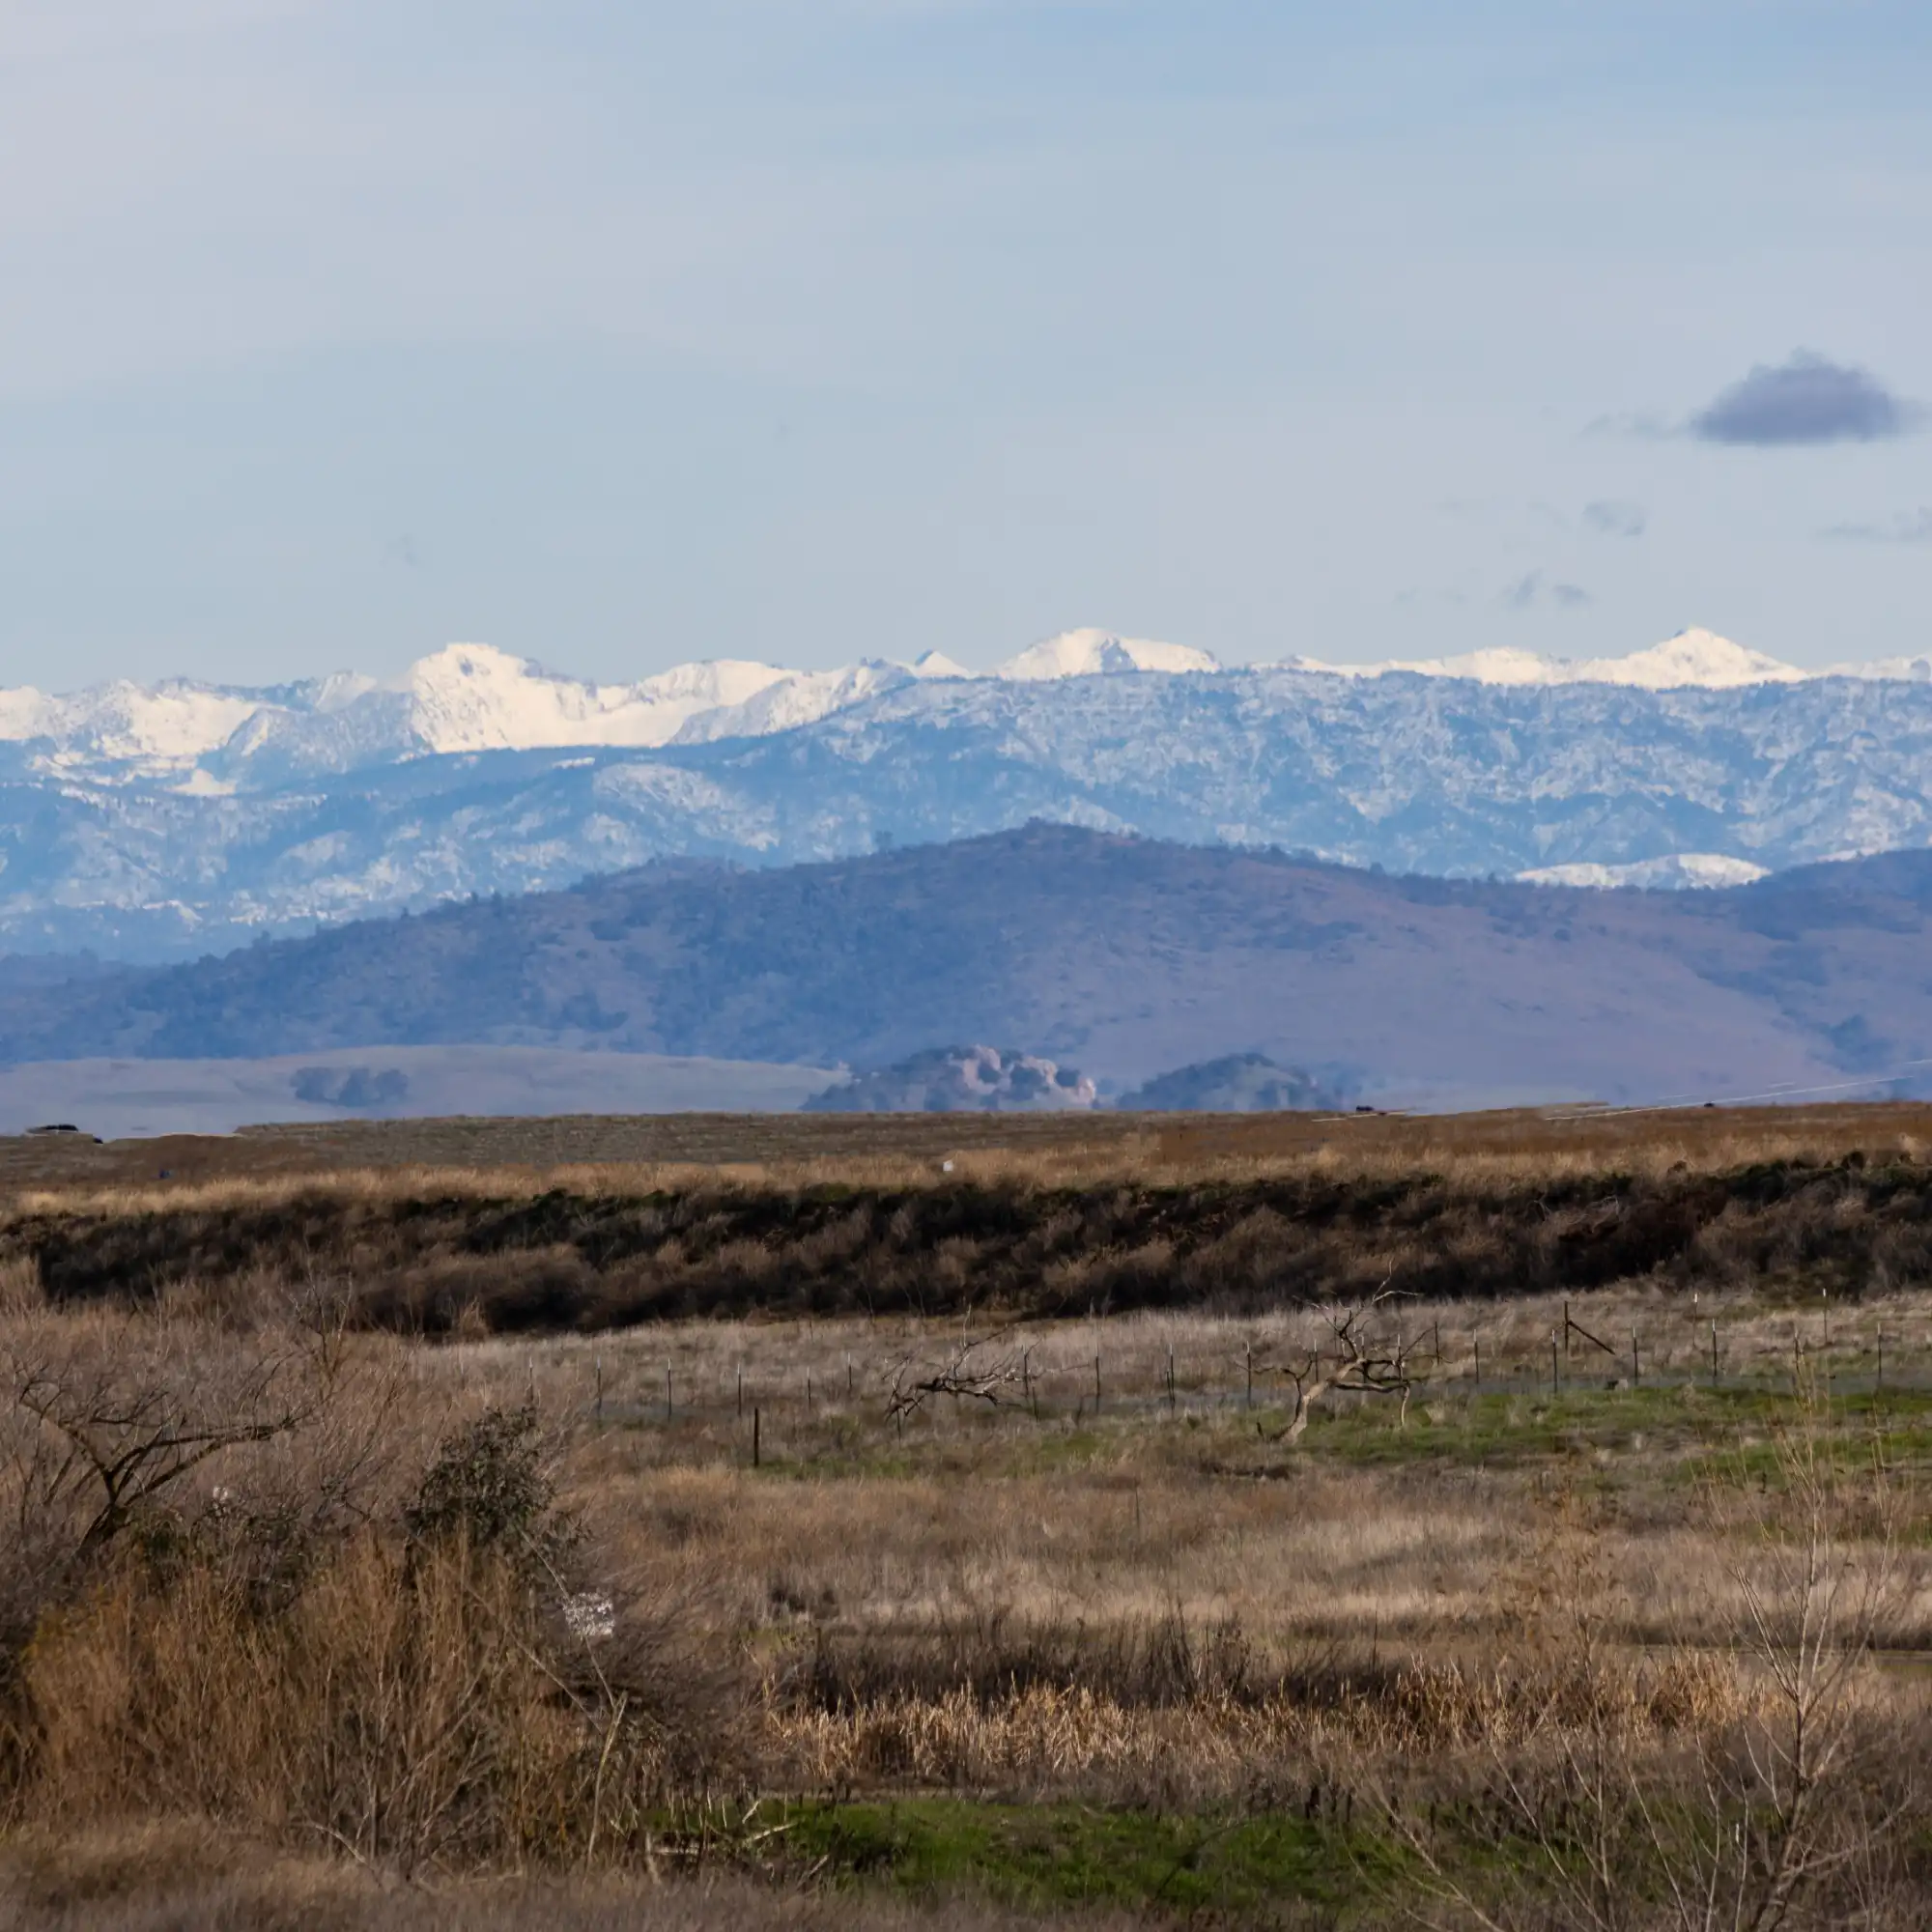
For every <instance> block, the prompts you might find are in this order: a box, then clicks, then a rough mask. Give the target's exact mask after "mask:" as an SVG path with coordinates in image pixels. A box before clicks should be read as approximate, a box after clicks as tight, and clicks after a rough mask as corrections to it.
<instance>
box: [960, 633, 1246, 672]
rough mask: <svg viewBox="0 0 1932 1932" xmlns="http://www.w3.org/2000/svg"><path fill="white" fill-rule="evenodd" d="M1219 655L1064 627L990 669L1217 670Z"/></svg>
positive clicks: (1059, 670)
mask: <svg viewBox="0 0 1932 1932" xmlns="http://www.w3.org/2000/svg"><path fill="white" fill-rule="evenodd" d="M1220 668H1221V664H1220V661H1219V659H1217V658H1212V657H1209V656H1208V653H1207V652H1206V651H1197V650H1195V649H1193V648H1192V647H1191V646H1189V645H1187V644H1157V643H1153V642H1151V641H1150V640H1148V639H1144V638H1117V637H1116V636H1115V635H1114V634H1113V633H1112V632H1111V631H1093V630H1088V631H1063V632H1062V633H1061V634H1060V636H1059V637H1057V638H1049V639H1047V640H1046V641H1045V642H1044V643H1041V644H1035V645H1034V646H1033V648H1032V649H1031V650H1025V651H1022V652H1020V654H1019V655H1018V656H1017V657H1012V658H1009V659H1008V660H1007V661H1006V663H1005V664H1002V665H997V666H995V667H994V668H993V671H992V675H993V676H994V677H998V678H1006V679H1009V680H1010V681H1012V682H1014V683H1020V684H1037V683H1039V682H1041V681H1043V680H1044V679H1047V678H1058V677H1097V676H1100V675H1102V674H1107V673H1117V672H1121V671H1135V670H1157V671H1167V672H1170V673H1180V672H1186V671H1215V670H1219V669H1220Z"/></svg>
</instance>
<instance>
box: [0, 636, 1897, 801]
mask: <svg viewBox="0 0 1932 1932" xmlns="http://www.w3.org/2000/svg"><path fill="white" fill-rule="evenodd" d="M1247 669H1248V670H1250V671H1255V672H1259V671H1268V670H1280V671H1290V672H1298V673H1301V674H1303V675H1306V676H1311V677H1324V678H1325V677H1342V678H1372V679H1377V680H1381V679H1385V678H1389V677H1393V676H1397V675H1400V674H1404V673H1406V674H1408V675H1411V676H1416V677H1429V678H1452V679H1459V680H1468V681H1471V682H1474V683H1477V684H1484V685H1495V686H1504V687H1512V688H1527V687H1549V686H1557V685H1571V684H1605V685H1621V686H1627V687H1630V688H1632V689H1634V690H1640V691H1682V690H1701V691H1732V690H1742V689H1745V688H1747V687H1749V686H1754V685H1773V684H1800V683H1804V682H1807V681H1811V680H1816V679H1819V678H1832V677H1850V678H1859V679H1864V680H1873V679H1878V680H1887V681H1905V682H1914V683H1926V682H1932V657H1918V658H1890V659H1885V660H1881V661H1879V662H1876V663H1871V664H1863V665H1842V666H1836V667H1833V668H1830V669H1827V670H1816V671H1813V670H1801V669H1799V668H1797V667H1796V666H1793V665H1787V664H1781V663H1779V662H1778V660H1777V659H1776V658H1770V657H1766V656H1764V655H1763V654H1762V653H1761V652H1758V651H1752V650H1747V649H1746V648H1745V646H1743V645H1742V644H1735V643H1732V642H1731V641H1730V640H1729V639H1725V638H1719V637H1717V636H1715V635H1714V634H1713V633H1711V632H1709V631H1696V630H1692V631H1685V632H1682V633H1680V634H1679V635H1678V636H1676V637H1674V638H1671V639H1667V640H1666V641H1665V642H1663V643H1661V644H1658V645H1655V646H1653V647H1652V648H1650V649H1648V650H1642V651H1637V652H1634V653H1633V654H1632V655H1630V656H1628V657H1622V658H1589V659H1564V658H1549V657H1539V656H1537V655H1536V654H1535V653H1534V652H1530V651H1522V650H1491V651H1477V652H1474V653H1472V654H1471V655H1469V656H1466V657H1460V658H1438V659H1434V660H1428V661H1419V662H1412V663H1411V662H1392V663H1387V664H1373V665H1347V664H1330V663H1326V662H1323V661H1322V660H1321V659H1317V658H1311V657H1293V658H1288V659H1284V660H1283V661H1282V662H1281V663H1280V664H1279V665H1255V666H1250V667H1247ZM1225 670H1226V667H1224V666H1222V665H1221V664H1220V663H1219V662H1218V661H1217V660H1216V659H1215V658H1213V657H1211V656H1210V655H1209V654H1208V652H1206V651H1201V650H1195V649H1193V648H1192V647H1190V646H1188V645H1185V644H1163V643H1154V642H1151V641H1148V640H1146V639H1137V638H1121V637H1116V636H1114V635H1113V634H1112V633H1110V632H1106V631H1099V630H1081V631H1068V632H1065V633H1064V634H1063V635H1062V636H1060V637H1056V638H1050V639H1047V640H1046V641H1045V642H1044V643H1040V644H1036V645H1034V646H1033V648H1032V649H1030V650H1026V651H1022V652H1020V654H1019V655H1018V656H1017V657H1012V658H1009V659H1008V660H1007V661H1006V662H1005V663H1003V664H999V665H996V666H994V668H992V669H991V670H989V671H986V672H984V673H979V672H975V671H971V670H968V669H967V668H965V667H964V666H963V665H959V664H955V663H954V662H953V661H952V659H950V658H947V657H945V656H943V655H941V654H940V653H939V652H937V651H930V652H927V653H926V654H925V655H924V656H923V657H921V658H917V659H915V660H914V661H913V662H912V663H910V664H906V665H899V664H890V663H884V662H881V661H878V660H868V661H867V662H864V663H861V664H855V665H846V666H843V667H841V668H838V669H835V670H785V669H782V668H780V667H779V666H776V665H768V664H759V663H755V662H752V661H748V660H743V659H735V658H723V659H718V660H715V661H713V662H711V663H706V664H687V665H678V666H676V667H675V668H672V669H670V670H667V671H660V672H658V673H657V674H656V675H654V676H651V677H646V678H641V679H639V681H638V682H637V683H635V684H591V683H586V682H583V681H582V680H580V679H576V678H571V677H565V676H561V675H558V674H557V673H555V672H554V671H550V670H546V669H545V668H543V667H542V666H540V665H537V664H534V663H532V662H531V661H530V660H529V659H527V658H520V657H514V656H512V655H511V654H510V653H509V652H507V651H500V650H497V649H495V648H494V647H492V646H491V645H488V644H451V645H449V646H448V647H447V648H446V649H444V650H440V651H438V652H436V653H435V654H434V655H433V656H430V657H426V658H423V659H421V660H419V661H418V662H417V663H415V664H413V665H412V666H411V667H410V668H409V669H408V670H407V671H406V672H405V673H404V674H403V675H402V676H401V677H400V678H398V679H396V680H394V681H393V682H391V683H388V684H381V683H378V682H377V680H376V679H374V678H371V677H366V676H363V675H361V674H360V673H358V672H355V671H339V672H337V673H335V674H334V675H333V676H329V677H322V678H315V679H311V680H307V681H304V682H301V683H296V684H284V685H274V686H269V687H265V688H261V689H248V688H246V687H242V686H235V685H213V684H197V683H195V682H193V681H191V680H189V679H186V678H169V679H166V680H165V681H163V682H161V683H159V684H155V685H138V684H134V683H131V682H129V681H128V680H125V679H123V680H118V681H116V682H115V683H112V684H105V685H98V686H96V687H95V688H94V689H92V690H89V691H82V692H77V693H75V694H73V695H71V696H47V695H46V694H45V693H43V692H40V691H37V690H35V689H34V688H33V687H31V686H22V687H20V688H17V689H14V690H0V746H7V747H10V748H12V749H13V752H14V758H13V765H14V775H18V776H25V775H28V774H37V775H44V776H47V777H54V776H60V777H65V778H82V779H86V780H89V781H93V782H96V783H115V782H143V781H149V782H152V781H156V780H167V779H173V780H175V781H177V782H178V783H179V784H180V785H181V786H182V787H183V788H184V789H185V790H188V791H192V792H200V793H205V794H210V795H213V794H218V793H225V792H233V791H236V790H241V789H252V788H253V786H252V784H251V780H252V781H260V780H267V781H270V782H279V781H282V780H284V779H286V778H290V777H296V776H303V775H319V774H323V773H328V772H346V771H354V770H356V769H359V768H361V767H364V766H368V765H378V764H387V763H393V762H395V761H397V760H400V759H403V758H410V757H423V756H431V755H435V754H438V753H444V754H448V753H472V752H502V751H518V752H527V751H545V750H557V749H561V748H564V747H596V748H600V749H615V748H621V749H626V750H654V749H656V748H658V747H660V746H665V745H679V744H683V745H689V744H704V743H710V742H713V741H715V740H718V739H722V738H756V737H765V736H768V735H769V734H770V733H772V732H775V731H789V730H793V729H795V728H796V727H798V726H799V725H811V724H815V723H817V722H818V720H820V719H822V718H827V717H830V716H831V715H832V714H834V713H835V712H840V711H847V710H850V709H851V708H852V707H853V706H854V705H857V704H861V703H863V702H865V700H867V698H870V697H873V696H877V695H879V694H880V693H882V692H886V691H894V690H898V689H900V688H902V687H904V686H906V685H908V684H913V683H921V682H926V681H930V680H935V679H947V680H953V679H975V678H979V677H981V676H983V677H984V678H986V679H989V680H992V681H995V682H1000V683H1017V684H1037V683H1046V682H1051V681H1057V680H1059V679H1063V678H1084V677H1094V676H1105V675H1117V674H1121V673H1132V672H1147V671H1151V672H1161V673H1166V674H1168V675H1174V676H1180V675H1190V674H1192V675H1213V674H1215V673H1221V672H1224V671H1225Z"/></svg>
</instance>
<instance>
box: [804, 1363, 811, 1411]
mask: <svg viewBox="0 0 1932 1932" xmlns="http://www.w3.org/2000/svg"><path fill="white" fill-rule="evenodd" d="M805 1412H806V1414H807V1415H808V1416H810V1413H811V1371H810V1369H807V1370H806V1372H805Z"/></svg>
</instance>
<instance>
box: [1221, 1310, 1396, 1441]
mask: <svg viewBox="0 0 1932 1932" xmlns="http://www.w3.org/2000/svg"><path fill="white" fill-rule="evenodd" d="M1395 1298H1396V1297H1395V1295H1394V1294H1393V1293H1392V1292H1391V1290H1390V1289H1389V1286H1388V1284H1387V1282H1386V1281H1384V1283H1383V1284H1382V1286H1381V1288H1380V1289H1379V1290H1378V1291H1377V1293H1375V1294H1373V1295H1372V1296H1370V1297H1369V1298H1368V1299H1367V1300H1366V1301H1361V1302H1357V1303H1355V1304H1353V1305H1352V1306H1350V1307H1348V1308H1346V1309H1329V1310H1326V1311H1324V1313H1323V1320H1324V1321H1325V1323H1326V1325H1327V1329H1328V1343H1327V1344H1323V1345H1318V1346H1317V1347H1316V1348H1314V1349H1312V1350H1308V1352H1307V1353H1305V1354H1303V1355H1300V1356H1297V1357H1294V1358H1293V1359H1291V1360H1289V1361H1286V1362H1284V1363H1282V1364H1281V1365H1280V1373H1281V1374H1282V1375H1283V1376H1284V1377H1285V1378H1287V1380H1288V1381H1289V1383H1290V1384H1291V1386H1292V1387H1293V1390H1294V1412H1293V1415H1291V1416H1290V1418H1289V1421H1288V1425H1287V1427H1286V1428H1284V1429H1280V1430H1277V1431H1276V1432H1275V1433H1274V1435H1268V1434H1267V1432H1266V1431H1265V1430H1264V1429H1263V1428H1262V1426H1261V1424H1260V1423H1257V1424H1256V1425H1255V1428H1256V1432H1257V1433H1258V1434H1259V1435H1261V1436H1262V1437H1263V1439H1264V1440H1265V1441H1270V1442H1298V1441H1300V1439H1301V1436H1302V1433H1303V1432H1304V1431H1305V1430H1306V1429H1307V1427H1308V1417H1309V1412H1310V1411H1311V1410H1312V1409H1313V1408H1314V1406H1315V1405H1316V1403H1317V1402H1318V1401H1320V1399H1321V1397H1322V1396H1324V1395H1327V1394H1329V1393H1331V1392H1333V1391H1336V1390H1339V1391H1341V1392H1343V1393H1344V1394H1350V1395H1378V1396H1394V1397H1395V1398H1397V1400H1398V1401H1399V1402H1400V1404H1401V1408H1400V1410H1399V1420H1400V1421H1402V1422H1405V1423H1406V1421H1407V1420H1408V1398H1409V1396H1410V1394H1411V1393H1412V1392H1413V1390H1414V1388H1415V1385H1416V1382H1417V1380H1418V1379H1419V1378H1418V1377H1417V1376H1416V1375H1415V1374H1414V1372H1413V1371H1412V1370H1411V1369H1410V1367H1409V1363H1408V1351H1407V1350H1406V1348H1405V1347H1404V1346H1403V1341H1402V1335H1401V1332H1400V1330H1398V1331H1397V1332H1396V1333H1395V1334H1393V1335H1390V1334H1388V1333H1387V1332H1378V1323H1379V1321H1380V1320H1381V1317H1382V1313H1383V1310H1384V1308H1385V1305H1386V1304H1387V1303H1388V1302H1390V1301H1391V1300H1393V1299H1395ZM1330 1345H1332V1352H1331V1347H1330Z"/></svg>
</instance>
